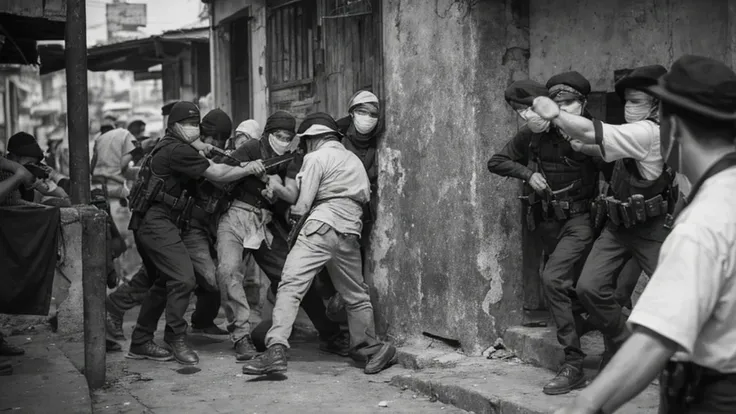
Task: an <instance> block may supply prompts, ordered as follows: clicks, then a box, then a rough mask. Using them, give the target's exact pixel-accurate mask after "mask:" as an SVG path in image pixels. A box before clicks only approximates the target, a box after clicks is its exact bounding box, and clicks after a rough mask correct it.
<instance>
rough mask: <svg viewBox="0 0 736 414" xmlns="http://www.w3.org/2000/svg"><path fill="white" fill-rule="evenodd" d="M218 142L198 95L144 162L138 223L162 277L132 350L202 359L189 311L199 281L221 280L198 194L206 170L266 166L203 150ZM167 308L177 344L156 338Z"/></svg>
mask: <svg viewBox="0 0 736 414" xmlns="http://www.w3.org/2000/svg"><path fill="white" fill-rule="evenodd" d="M210 149H211V146H210V145H208V144H205V143H203V142H202V141H201V140H200V125H199V109H198V108H197V106H196V105H194V104H193V103H191V102H184V101H182V102H178V103H176V104H175V105H174V106H173V108H172V109H171V114H170V115H169V118H168V125H167V131H166V135H165V136H164V137H163V138H162V139H161V141H159V143H158V144H156V147H155V148H154V149H153V151H152V152H151V154H149V156H148V158H147V159H146V160H144V161H143V165H142V166H141V172H140V174H139V175H138V180H137V181H136V184H135V186H134V188H133V191H132V193H131V201H130V207H131V211H132V212H133V218H132V219H131V222H130V229H131V230H133V231H134V232H135V236H136V244H137V245H138V248H139V249H138V250H139V252H140V253H141V257H142V259H143V263H144V265H145V266H146V271H147V273H148V275H149V276H150V275H156V276H157V278H156V280H155V282H154V284H153V286H152V287H151V289H150V290H149V292H148V295H147V296H146V298H145V299H144V301H143V304H142V305H141V310H140V313H139V315H138V321H137V324H136V327H135V329H134V330H133V335H132V340H131V345H130V350H129V352H128V355H127V356H128V357H129V358H133V359H152V360H158V361H168V360H171V359H172V358H175V359H176V360H177V361H178V362H179V363H181V364H188V365H192V364H197V363H198V362H199V357H198V356H197V354H196V353H195V352H194V351H193V350H192V349H191V347H190V346H189V344H188V343H187V341H186V330H187V323H186V321H185V320H184V313H185V312H186V310H187V307H188V305H189V297H190V295H191V293H192V291H193V290H194V288H195V286H196V285H197V284H199V286H206V287H207V290H209V291H214V290H216V286H217V284H216V278H215V271H214V263H213V262H212V257H211V255H210V252H209V239H208V237H207V234H206V223H205V222H203V220H206V218H207V217H208V216H207V215H203V214H201V210H202V209H201V207H200V206H198V204H197V198H196V197H194V196H196V192H197V182H198V180H199V179H201V178H206V179H208V180H210V181H213V182H218V183H227V182H231V181H236V180H238V179H241V178H243V177H245V176H247V175H257V176H258V175H261V174H263V173H264V168H263V164H262V163H261V162H260V161H254V162H249V163H244V164H242V165H240V166H228V165H224V164H215V163H213V162H212V161H210V160H208V159H207V158H205V157H204V156H202V154H206V153H209V152H210ZM198 150H199V151H200V153H198ZM201 269H206V270H204V271H202V270H201ZM164 310H165V311H166V330H165V332H164V341H165V342H166V343H167V344H168V345H169V347H170V348H171V350H172V351H171V352H170V351H169V350H168V349H165V348H162V347H161V346H159V345H157V344H156V343H155V342H154V341H153V335H154V332H155V331H156V325H157V324H158V320H159V318H160V317H161V314H162V313H163V312H164ZM172 353H173V355H172Z"/></svg>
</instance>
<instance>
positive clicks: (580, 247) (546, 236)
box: [534, 214, 593, 368]
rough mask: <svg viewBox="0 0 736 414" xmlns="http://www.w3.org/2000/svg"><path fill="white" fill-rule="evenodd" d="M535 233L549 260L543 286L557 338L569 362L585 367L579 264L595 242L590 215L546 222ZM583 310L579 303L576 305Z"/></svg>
mask: <svg viewBox="0 0 736 414" xmlns="http://www.w3.org/2000/svg"><path fill="white" fill-rule="evenodd" d="M534 234H535V235H537V236H538V237H540V239H541V240H542V243H543V245H544V250H545V252H546V253H547V254H548V255H549V259H548V260H547V263H546V264H545V266H544V270H542V286H543V289H544V293H545V296H546V298H547V304H548V307H549V310H550V313H551V314H552V319H553V320H554V322H555V325H556V326H557V340H558V341H559V342H560V345H562V346H563V348H564V351H565V362H566V363H568V364H570V365H574V366H575V367H578V368H580V367H582V363H583V359H584V358H585V354H584V353H583V351H582V349H581V346H580V338H579V337H578V334H577V331H576V329H575V316H574V313H575V312H574V311H573V307H574V304H573V298H574V297H575V282H576V281H575V277H576V275H577V272H575V271H574V269H575V265H576V264H577V263H578V262H579V261H580V260H581V259H582V257H583V255H584V254H585V252H586V250H588V249H589V248H590V245H591V243H593V228H592V227H591V223H590V215H589V214H581V215H579V216H576V217H573V218H571V219H569V220H567V221H543V222H541V223H539V225H537V228H536V230H535V231H534ZM575 307H576V308H577V309H576V311H579V310H580V309H579V306H575Z"/></svg>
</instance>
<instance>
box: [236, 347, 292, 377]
mask: <svg viewBox="0 0 736 414" xmlns="http://www.w3.org/2000/svg"><path fill="white" fill-rule="evenodd" d="M284 372H286V347H285V346H284V345H281V344H276V345H273V346H271V347H269V348H268V349H267V350H266V352H264V353H262V354H261V355H258V356H257V357H255V358H253V359H251V360H250V361H248V362H246V363H245V365H243V374H247V375H268V374H282V373H284Z"/></svg>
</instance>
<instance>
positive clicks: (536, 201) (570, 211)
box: [519, 193, 590, 231]
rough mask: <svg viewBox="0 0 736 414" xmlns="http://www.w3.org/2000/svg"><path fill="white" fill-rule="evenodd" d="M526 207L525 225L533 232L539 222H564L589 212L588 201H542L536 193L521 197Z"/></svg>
mask: <svg viewBox="0 0 736 414" xmlns="http://www.w3.org/2000/svg"><path fill="white" fill-rule="evenodd" d="M519 199H521V200H522V202H523V203H524V205H525V206H526V225H527V228H528V229H529V231H534V230H535V229H536V228H537V224H539V222H540V221H550V220H557V221H565V220H569V219H571V218H573V217H575V216H579V215H581V214H584V213H587V212H588V211H590V200H576V201H571V200H551V201H548V200H546V199H542V198H541V197H540V196H538V195H537V194H536V193H532V194H530V195H528V196H521V197H519Z"/></svg>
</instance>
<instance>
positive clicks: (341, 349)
mask: <svg viewBox="0 0 736 414" xmlns="http://www.w3.org/2000/svg"><path fill="white" fill-rule="evenodd" d="M319 350H320V351H323V352H329V353H331V354H335V355H340V356H341V357H346V356H348V355H350V335H349V334H348V333H346V332H340V333H339V334H337V335H335V336H334V337H332V338H330V339H328V340H326V341H324V342H322V343H320V344H319Z"/></svg>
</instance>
